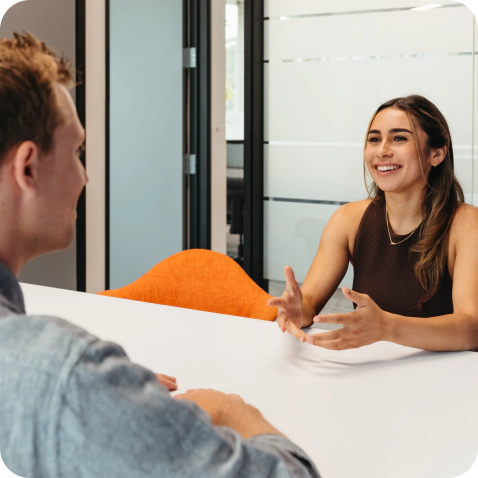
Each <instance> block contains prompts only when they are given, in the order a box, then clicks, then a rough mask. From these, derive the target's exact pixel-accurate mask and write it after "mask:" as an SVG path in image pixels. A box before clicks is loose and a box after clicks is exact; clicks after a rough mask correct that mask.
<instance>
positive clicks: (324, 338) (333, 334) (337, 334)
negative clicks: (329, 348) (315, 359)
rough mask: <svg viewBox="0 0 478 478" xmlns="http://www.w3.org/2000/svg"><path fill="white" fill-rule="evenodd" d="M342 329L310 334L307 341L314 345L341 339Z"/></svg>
mask: <svg viewBox="0 0 478 478" xmlns="http://www.w3.org/2000/svg"><path fill="white" fill-rule="evenodd" d="M342 335H343V333H342V331H341V330H332V331H330V332H322V333H320V334H314V335H309V336H308V337H307V342H308V343H309V344H312V345H322V344H324V343H326V342H331V341H335V340H339V339H341V338H342Z"/></svg>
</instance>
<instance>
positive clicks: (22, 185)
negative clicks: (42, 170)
mask: <svg viewBox="0 0 478 478" xmlns="http://www.w3.org/2000/svg"><path fill="white" fill-rule="evenodd" d="M39 160H40V152H39V150H38V146H37V145H36V144H35V143H34V142H33V141H24V142H23V143H21V144H20V146H18V147H17V150H16V151H15V153H14V156H13V164H12V166H13V179H14V181H15V183H16V185H17V187H18V188H19V189H20V190H22V191H23V192H25V193H27V194H32V195H35V194H36V191H37V187H38V164H39Z"/></svg>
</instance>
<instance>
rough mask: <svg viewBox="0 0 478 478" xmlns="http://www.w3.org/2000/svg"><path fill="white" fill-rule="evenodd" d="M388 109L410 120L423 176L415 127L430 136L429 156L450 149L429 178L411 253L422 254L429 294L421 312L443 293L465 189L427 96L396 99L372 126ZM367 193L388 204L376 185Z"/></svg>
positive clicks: (418, 269)
mask: <svg viewBox="0 0 478 478" xmlns="http://www.w3.org/2000/svg"><path fill="white" fill-rule="evenodd" d="M385 108H395V109H398V110H401V111H404V112H405V113H407V115H408V117H409V118H410V123H411V127H412V132H413V136H414V137H415V144H416V145H417V155H418V162H419V164H420V169H421V171H422V174H423V168H422V163H421V160H420V151H419V149H418V139H417V135H416V131H415V127H414V126H415V125H414V124H413V123H414V122H415V123H416V125H418V126H420V128H421V129H422V130H423V131H424V132H425V133H426V135H427V143H426V147H427V153H428V152H429V150H430V149H431V148H442V147H443V146H446V147H447V152H446V156H445V159H444V160H443V161H442V162H441V163H440V164H439V165H438V166H436V167H432V168H431V171H430V174H429V176H428V178H425V179H426V186H425V188H424V190H423V203H422V217H423V222H422V225H421V230H420V239H419V241H418V243H417V244H416V245H415V246H414V247H412V248H411V252H415V253H418V260H417V262H416V263H415V274H416V276H417V278H418V280H419V281H420V284H421V285H422V287H423V289H424V291H425V292H424V295H423V297H422V298H421V300H420V302H419V304H418V307H419V308H421V306H422V305H423V304H424V303H425V302H427V301H428V300H430V299H431V298H432V297H433V296H434V295H435V294H436V293H437V292H438V291H439V288H440V284H441V282H442V278H443V276H444V274H446V273H447V268H448V243H449V239H450V228H451V225H452V222H453V218H454V217H455V214H456V211H457V210H458V208H459V207H460V205H461V204H463V203H464V202H465V198H464V194H463V189H462V187H461V186H460V183H459V182H458V179H457V178H456V176H455V171H454V159H453V146H452V142H451V135H450V129H449V128H448V123H447V122H446V119H445V117H444V116H443V115H442V114H441V112H440V110H439V109H438V108H437V107H436V106H435V105H434V104H433V103H432V102H431V101H429V100H427V99H426V98H424V97H423V96H419V95H410V96H406V97H402V98H395V99H393V100H390V101H387V102H386V103H384V104H383V105H381V106H380V107H379V108H378V109H377V111H376V112H375V114H374V115H373V117H372V119H371V121H370V125H371V124H372V121H373V119H374V118H375V116H376V115H377V113H379V112H380V111H382V110H384V109H385ZM369 129H370V126H369ZM367 133H368V130H367ZM367 189H368V191H369V196H370V197H371V198H373V199H374V200H376V201H379V200H385V194H384V192H383V191H382V190H381V189H380V188H379V187H378V186H377V184H376V183H375V182H372V184H371V185H367Z"/></svg>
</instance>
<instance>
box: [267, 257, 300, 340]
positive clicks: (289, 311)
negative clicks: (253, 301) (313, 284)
mask: <svg viewBox="0 0 478 478" xmlns="http://www.w3.org/2000/svg"><path fill="white" fill-rule="evenodd" d="M284 275H285V280H286V288H285V291H284V293H283V294H282V296H281V297H273V298H272V299H269V301H268V302H267V305H268V306H270V307H279V312H278V314H277V323H278V325H279V328H280V329H281V330H282V332H285V331H286V330H287V332H289V333H290V334H292V335H293V336H294V337H295V338H296V339H298V340H300V341H301V342H306V340H307V334H306V333H305V332H304V331H302V330H301V329H300V328H301V327H302V321H303V315H302V292H301V290H300V287H299V284H298V283H297V281H296V280H295V275H294V271H293V270H292V267H290V266H285V267H284Z"/></svg>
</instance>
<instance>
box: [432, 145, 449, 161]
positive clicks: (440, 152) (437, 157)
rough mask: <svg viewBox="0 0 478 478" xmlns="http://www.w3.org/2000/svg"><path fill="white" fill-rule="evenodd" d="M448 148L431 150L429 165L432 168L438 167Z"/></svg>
mask: <svg viewBox="0 0 478 478" xmlns="http://www.w3.org/2000/svg"><path fill="white" fill-rule="evenodd" d="M447 151H448V148H447V147H446V146H443V147H441V148H433V149H432V150H431V154H430V164H431V165H432V166H438V165H439V164H440V163H441V162H442V161H443V160H444V159H445V157H446V153H447Z"/></svg>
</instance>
